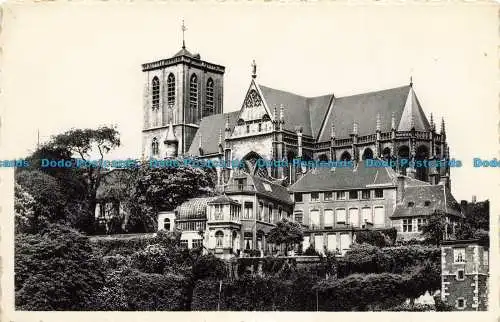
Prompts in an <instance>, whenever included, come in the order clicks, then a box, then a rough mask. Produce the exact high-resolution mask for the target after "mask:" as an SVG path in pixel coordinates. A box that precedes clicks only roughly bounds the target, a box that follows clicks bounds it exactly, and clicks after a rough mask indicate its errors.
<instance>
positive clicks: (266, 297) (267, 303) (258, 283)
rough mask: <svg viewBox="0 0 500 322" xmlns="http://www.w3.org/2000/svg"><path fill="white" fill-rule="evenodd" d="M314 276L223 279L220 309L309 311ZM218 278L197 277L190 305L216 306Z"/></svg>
mask: <svg viewBox="0 0 500 322" xmlns="http://www.w3.org/2000/svg"><path fill="white" fill-rule="evenodd" d="M315 282H316V279H314V278H312V277H308V276H299V277H298V278H296V279H295V280H283V279H278V278H270V277H259V276H256V277H250V276H245V277H243V278H241V279H238V280H224V281H223V282H222V288H221V292H220V310H229V311H312V310H315V302H314V301H315V296H314V292H313V290H312V288H313V286H314V284H315ZM219 288H220V281H216V280H204V281H199V282H198V283H197V284H196V286H195V289H194V292H193V299H192V304H191V309H192V310H194V311H212V310H217V306H218V303H219Z"/></svg>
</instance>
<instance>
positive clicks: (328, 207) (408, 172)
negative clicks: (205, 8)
mask: <svg viewBox="0 0 500 322" xmlns="http://www.w3.org/2000/svg"><path fill="white" fill-rule="evenodd" d="M142 72H143V75H144V94H143V115H144V120H143V129H142V155H143V158H145V159H149V158H155V159H159V158H170V157H176V156H181V157H193V158H198V159H203V160H212V161H218V162H219V163H223V164H224V165H225V166H224V167H220V168H217V189H218V191H219V192H220V196H219V197H211V198H195V199H193V200H190V201H187V202H186V203H184V204H183V205H181V206H179V207H178V208H177V209H176V210H175V211H174V212H166V213H160V215H159V218H158V228H159V229H167V230H172V229H174V227H175V228H177V229H181V230H182V232H183V237H182V242H183V244H184V245H185V246H186V247H196V245H200V244H203V245H205V246H206V247H207V248H208V249H213V250H214V251H215V253H216V254H219V255H220V256H222V257H230V256H233V255H234V254H239V253H240V252H241V251H244V250H261V251H270V250H271V247H273V245H270V244H269V243H267V242H266V236H267V234H268V233H269V231H270V230H271V229H272V228H273V227H274V226H275V224H276V222H278V221H279V220H281V219H284V218H287V219H288V220H291V221H295V222H299V223H300V224H301V225H303V227H304V230H305V236H306V237H305V239H304V243H303V245H302V248H303V249H306V248H307V247H309V246H312V247H314V248H315V249H316V250H317V251H319V252H323V251H324V250H329V251H340V252H341V253H342V252H344V251H345V250H347V249H348V248H349V246H350V245H351V243H353V242H355V232H356V231H358V230H366V229H387V228H391V227H394V228H396V229H397V231H398V238H399V237H401V238H415V237H418V236H419V235H420V231H421V227H422V225H424V224H425V222H426V220H427V217H428V216H429V215H430V214H431V213H432V212H434V211H436V210H440V211H443V212H445V213H446V214H447V216H448V217H447V218H448V220H449V222H450V223H451V224H453V223H456V222H457V221H458V219H459V218H461V216H462V214H461V213H460V207H459V205H458V203H457V202H456V200H455V199H454V198H453V196H452V194H451V191H450V188H451V185H450V168H449V166H439V165H436V166H435V167H412V166H411V165H412V163H411V162H409V163H407V164H406V165H404V162H399V161H401V160H410V161H417V160H434V161H439V160H449V159H450V150H449V147H448V144H447V141H446V129H445V122H444V120H442V121H441V126H440V129H439V130H438V129H437V128H436V124H435V122H434V120H433V117H432V114H431V116H430V119H428V118H427V117H426V115H425V113H424V111H423V109H422V106H421V104H420V102H419V100H418V98H417V95H416V93H415V90H414V89H413V83H412V81H411V80H410V82H409V84H405V85H402V86H400V87H396V88H389V89H382V90H379V91H376V92H369V93H362V94H357V95H352V96H345V97H337V96H335V94H333V93H330V94H326V95H322V96H316V97H305V96H302V95H297V94H294V93H290V92H287V91H284V90H280V89H275V88H272V87H268V86H266V85H263V84H260V83H259V80H258V73H257V65H256V63H255V61H254V62H253V64H252V70H251V73H250V75H249V80H248V90H247V91H246V93H242V101H243V104H242V106H241V108H240V110H238V111H234V112H224V108H223V93H224V72H225V67H224V66H222V65H219V64H215V63H212V62H207V61H205V60H203V59H202V57H201V56H200V55H199V54H192V53H191V52H190V51H189V50H188V49H187V48H186V46H185V43H184V42H183V46H182V48H181V49H180V50H179V51H178V52H177V53H176V54H175V55H174V56H172V57H171V58H167V59H162V60H159V61H154V62H149V63H145V64H143V65H142ZM262 159H265V160H293V159H301V160H305V161H307V160H321V161H350V162H352V164H353V165H354V166H353V167H349V168H335V167H333V168H322V169H316V168H307V167H304V166H294V165H293V164H291V162H289V163H288V165H287V166H286V167H272V166H267V167H265V166H259V161H258V160H262ZM367 159H376V160H385V161H396V162H395V166H394V167H378V168H369V167H366V166H365V164H364V162H363V161H364V160H367ZM231 161H238V162H239V163H240V164H241V166H238V167H233V166H232V162H231ZM438 164H439V163H438ZM452 226H453V225H452Z"/></svg>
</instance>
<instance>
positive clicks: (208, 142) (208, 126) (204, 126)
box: [188, 111, 240, 156]
mask: <svg viewBox="0 0 500 322" xmlns="http://www.w3.org/2000/svg"><path fill="white" fill-rule="evenodd" d="M239 113H240V112H239V111H235V112H230V113H224V114H214V115H210V116H207V117H204V118H203V119H201V122H200V128H199V129H198V131H196V135H195V136H194V138H193V141H192V142H191V146H190V147H189V150H188V155H192V156H193V155H200V152H199V150H198V149H199V146H200V137H201V141H202V149H203V154H204V155H205V154H213V153H218V152H219V133H220V130H222V135H223V136H222V138H224V127H225V126H226V117H227V116H229V124H230V126H231V130H232V129H233V128H234V125H235V124H236V119H237V118H238V115H239Z"/></svg>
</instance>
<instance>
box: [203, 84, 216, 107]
mask: <svg viewBox="0 0 500 322" xmlns="http://www.w3.org/2000/svg"><path fill="white" fill-rule="evenodd" d="M213 113H214V81H213V79H212V78H209V79H208V81H207V89H206V102H205V110H204V113H203V116H205V115H212V114H213Z"/></svg>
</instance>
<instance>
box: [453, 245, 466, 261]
mask: <svg viewBox="0 0 500 322" xmlns="http://www.w3.org/2000/svg"><path fill="white" fill-rule="evenodd" d="M453 258H454V260H455V263H465V248H454V249H453Z"/></svg>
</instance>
